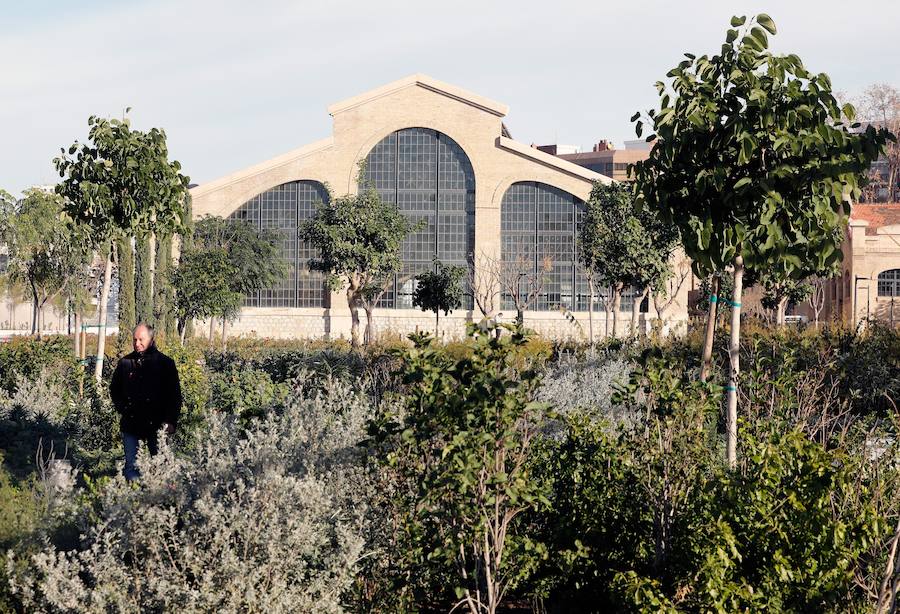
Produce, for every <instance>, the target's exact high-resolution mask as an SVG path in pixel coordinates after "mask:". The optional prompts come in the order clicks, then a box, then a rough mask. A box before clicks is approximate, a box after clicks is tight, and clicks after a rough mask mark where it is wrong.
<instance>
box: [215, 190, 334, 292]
mask: <svg viewBox="0 0 900 614" xmlns="http://www.w3.org/2000/svg"><path fill="white" fill-rule="evenodd" d="M328 199H329V195H328V190H327V189H326V188H325V186H324V185H323V184H322V183H320V182H318V181H312V180H300V181H291V182H288V183H282V184H280V185H277V186H274V187H272V188H269V189H268V190H266V191H264V192H262V193H260V194H257V195H256V196H254V197H253V198H251V199H250V200H248V201H247V202H245V203H244V204H243V205H241V206H240V207H238V208H237V209H235V210H234V211H233V212H232V213H231V215H229V216H228V218H229V219H235V220H243V221H245V222H247V223H249V224H252V225H253V226H254V227H255V228H257V229H259V230H270V231H272V232H274V233H275V234H276V235H277V236H278V238H279V244H278V247H279V253H280V255H281V258H283V259H284V261H285V264H286V265H287V269H288V270H287V273H286V274H285V275H284V277H283V278H282V279H281V280H279V281H278V282H276V283H275V284H273V285H272V286H270V287H268V288H263V289H262V290H260V291H259V292H258V293H256V295H254V296H248V297H247V298H246V299H245V301H244V306H246V307H325V306H327V305H326V302H327V301H326V297H327V296H328V293H327V292H326V291H325V279H324V277H323V275H322V274H321V273H319V272H317V271H311V270H310V269H309V266H308V264H307V263H308V261H309V259H310V258H314V257H315V255H316V254H315V250H314V249H313V248H312V247H311V246H309V245H307V244H306V243H305V242H304V241H301V240H300V239H299V238H298V236H297V232H298V229H299V227H300V224H302V223H303V222H304V221H306V220H308V219H309V218H311V217H312V216H313V214H314V213H315V208H316V203H319V202H328Z"/></svg>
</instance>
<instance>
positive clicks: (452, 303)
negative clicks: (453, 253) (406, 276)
mask: <svg viewBox="0 0 900 614" xmlns="http://www.w3.org/2000/svg"><path fill="white" fill-rule="evenodd" d="M465 275H466V269H465V267H461V266H456V265H453V264H451V265H445V264H444V263H442V262H441V261H440V260H438V259H437V258H435V259H434V270H432V271H426V272H425V273H419V274H418V275H416V288H415V290H413V299H412V303H413V305H414V306H416V307H420V308H421V309H422V311H433V312H434V338H435V339H437V338H438V332H439V327H440V312H441V311H443V312H444V315H447V314H449V313H450V312H451V311H453V310H454V309H459V308H460V307H461V306H462V299H463V288H462V280H463V279H464V278H465Z"/></svg>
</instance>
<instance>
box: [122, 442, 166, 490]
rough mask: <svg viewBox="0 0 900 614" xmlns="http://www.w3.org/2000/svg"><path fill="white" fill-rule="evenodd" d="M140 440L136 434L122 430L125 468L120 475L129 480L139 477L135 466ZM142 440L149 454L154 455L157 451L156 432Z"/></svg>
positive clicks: (139, 473)
mask: <svg viewBox="0 0 900 614" xmlns="http://www.w3.org/2000/svg"><path fill="white" fill-rule="evenodd" d="M140 441H141V438H139V437H138V436H137V435H132V434H131V433H126V432H125V431H122V445H123V447H124V448H125V468H124V469H123V470H122V475H124V476H125V479H126V480H128V481H129V482H130V481H131V480H135V479H137V478H139V477H140V475H141V472H140V471H139V470H138V466H137V451H138V444H139V443H140ZM144 441H146V442H147V451H148V452H150V456H155V455H156V453H157V451H159V445H158V442H157V439H156V433H153V435H151V436H150V437H147V438H145V439H144Z"/></svg>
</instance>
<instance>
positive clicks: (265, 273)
mask: <svg viewBox="0 0 900 614" xmlns="http://www.w3.org/2000/svg"><path fill="white" fill-rule="evenodd" d="M189 245H190V247H189V248H187V249H188V251H206V252H212V251H217V250H224V251H225V254H226V256H227V258H228V266H229V271H230V273H229V276H228V288H229V291H230V292H231V293H233V294H236V295H238V296H240V297H241V298H244V297H247V296H249V295H251V294H253V293H255V292H258V291H259V290H261V289H263V288H265V287H267V286H271V285H272V284H274V283H276V282H278V281H279V280H280V279H281V278H283V277H284V275H285V273H286V272H287V267H286V266H285V263H284V261H283V260H282V258H281V255H280V253H279V251H278V235H276V234H275V232H274V231H271V230H265V229H264V230H258V229H257V228H255V227H253V226H251V225H250V224H248V223H246V222H244V221H241V220H232V219H224V218H221V217H214V216H204V217H203V218H201V219H200V220H198V221H197V222H196V224H195V226H194V232H193V235H192V236H191V241H190V244H189ZM161 264H165V263H164V262H161ZM179 266H180V265H179ZM159 268H160V269H162V268H163V267H159ZM160 287H164V284H160ZM178 302H179V304H183V300H182V299H178ZM185 313H188V312H185ZM210 313H211V315H210V316H209V317H210V319H211V322H210V330H212V319H213V318H215V317H220V318H222V322H223V332H222V343H223V344H225V343H226V340H225V328H224V325H225V322H227V321H229V320H232V319H234V317H235V316H236V315H237V313H238V312H237V311H234V310H232V309H231V307H230V305H228V304H224V303H223V305H222V309H221V310H220V311H215V310H213V311H212V312H210ZM194 317H199V316H191V317H189V318H188V319H187V320H184V319H181V318H179V322H180V327H181V328H182V329H183V328H184V327H185V326H186V324H187V322H188V321H190V320H193V319H194ZM203 317H206V316H203ZM182 332H183V330H182ZM182 336H183V335H182ZM210 341H212V335H210Z"/></svg>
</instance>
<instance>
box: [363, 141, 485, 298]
mask: <svg viewBox="0 0 900 614" xmlns="http://www.w3.org/2000/svg"><path fill="white" fill-rule="evenodd" d="M363 181H364V183H363V185H360V189H365V187H366V185H367V184H369V183H370V184H371V185H374V187H375V189H376V190H377V191H378V194H379V195H380V196H381V198H382V199H384V200H385V201H387V202H391V203H395V204H396V205H397V207H398V208H399V209H400V211H401V212H403V214H404V215H405V216H407V217H408V218H409V219H411V220H412V221H414V222H419V221H422V220H424V221H425V225H424V226H423V228H422V229H421V230H419V231H418V232H416V233H413V234H412V235H410V236H409V237H407V239H406V241H404V243H403V247H402V257H403V268H402V269H401V270H400V272H399V273H398V274H397V275H396V276H395V278H394V279H393V280H392V281H391V283H390V286H389V287H388V290H387V292H385V293H384V295H383V296H382V298H381V301H380V302H379V303H378V306H379V307H387V308H392V307H393V308H411V307H412V293H413V288H414V280H413V277H414V276H415V275H416V274H418V273H421V272H423V271H427V270H429V269H430V268H431V267H432V266H433V265H432V258H433V257H434V256H437V257H438V258H439V259H440V260H441V262H443V263H444V264H456V265H460V266H465V267H468V266H469V263H470V260H471V254H472V253H473V250H474V243H475V173H474V172H473V171H472V164H471V162H469V157H468V156H467V155H466V153H465V152H464V151H463V150H462V148H461V147H460V146H459V145H458V144H457V143H456V142H455V141H454V140H453V139H451V138H450V137H448V136H447V135H446V134H442V133H440V132H437V131H436V130H430V129H428V128H406V129H404V130H398V131H397V132H394V133H393V134H390V135H388V136H386V137H385V138H384V139H382V140H381V141H380V142H379V143H378V144H377V145H376V146H375V147H373V148H372V151H370V152H369V155H368V156H367V157H366V176H365V178H364V180H363ZM464 306H465V307H466V308H471V297H468V299H467V304H466V305H464Z"/></svg>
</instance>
